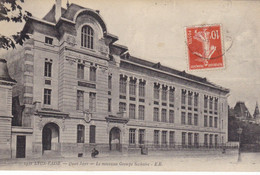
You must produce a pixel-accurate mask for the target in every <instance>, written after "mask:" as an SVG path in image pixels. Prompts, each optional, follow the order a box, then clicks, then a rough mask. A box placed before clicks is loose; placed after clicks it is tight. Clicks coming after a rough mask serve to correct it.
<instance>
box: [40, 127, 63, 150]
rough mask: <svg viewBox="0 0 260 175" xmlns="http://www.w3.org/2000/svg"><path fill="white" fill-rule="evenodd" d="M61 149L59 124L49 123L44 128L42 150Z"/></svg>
mask: <svg viewBox="0 0 260 175" xmlns="http://www.w3.org/2000/svg"><path fill="white" fill-rule="evenodd" d="M58 149H59V126H58V125H57V124H55V123H48V124H46V125H45V126H44V127H43V130H42V151H43V152H44V151H47V150H52V151H58Z"/></svg>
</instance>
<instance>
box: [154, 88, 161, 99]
mask: <svg viewBox="0 0 260 175" xmlns="http://www.w3.org/2000/svg"><path fill="white" fill-rule="evenodd" d="M153 96H154V99H157V100H159V96H160V85H157V84H154V88H153Z"/></svg>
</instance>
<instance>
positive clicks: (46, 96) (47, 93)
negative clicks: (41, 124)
mask: <svg viewBox="0 0 260 175" xmlns="http://www.w3.org/2000/svg"><path fill="white" fill-rule="evenodd" d="M43 101H44V104H46V105H50V104H51V89H44V99H43Z"/></svg>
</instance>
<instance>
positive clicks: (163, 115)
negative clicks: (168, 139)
mask: <svg viewBox="0 0 260 175" xmlns="http://www.w3.org/2000/svg"><path fill="white" fill-rule="evenodd" d="M161 112H162V113H161V118H162V120H161V121H162V122H167V110H166V109H162V111H161Z"/></svg>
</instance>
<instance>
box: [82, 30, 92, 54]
mask: <svg viewBox="0 0 260 175" xmlns="http://www.w3.org/2000/svg"><path fill="white" fill-rule="evenodd" d="M93 38H94V31H93V29H92V28H91V27H90V26H83V27H82V29H81V46H82V47H86V48H89V49H93Z"/></svg>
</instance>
